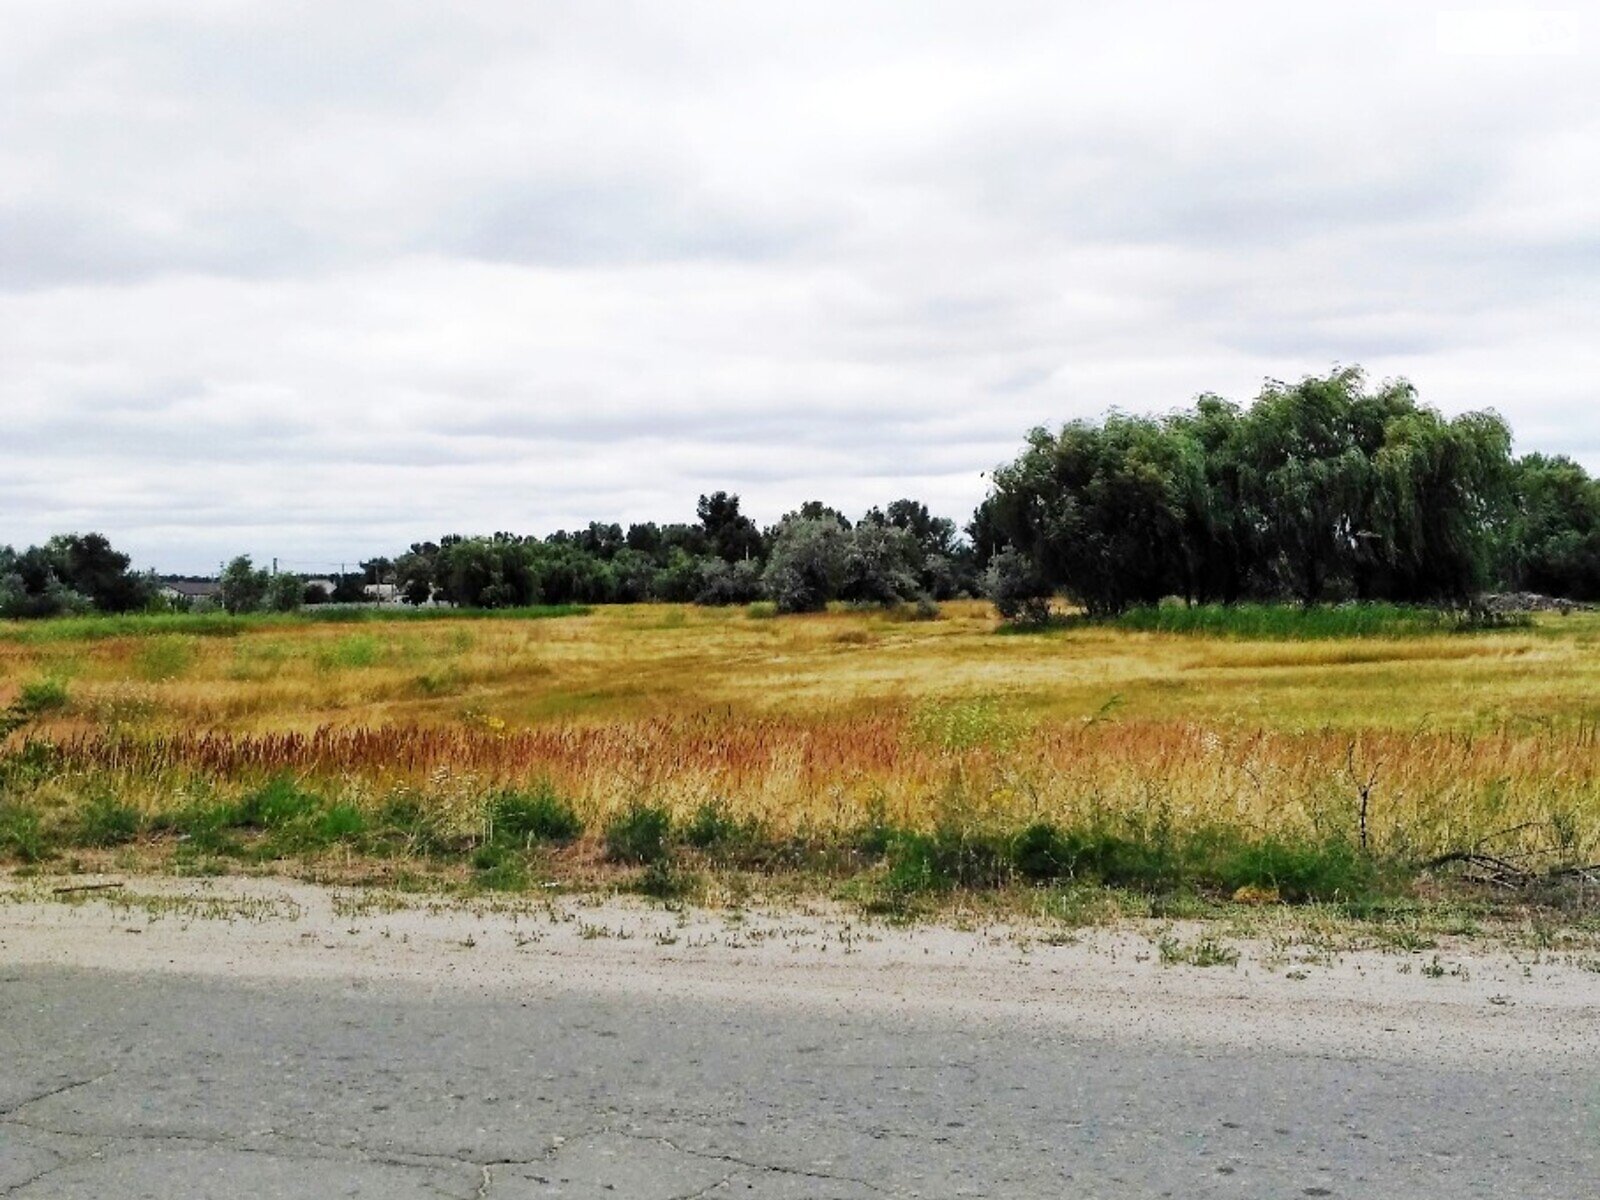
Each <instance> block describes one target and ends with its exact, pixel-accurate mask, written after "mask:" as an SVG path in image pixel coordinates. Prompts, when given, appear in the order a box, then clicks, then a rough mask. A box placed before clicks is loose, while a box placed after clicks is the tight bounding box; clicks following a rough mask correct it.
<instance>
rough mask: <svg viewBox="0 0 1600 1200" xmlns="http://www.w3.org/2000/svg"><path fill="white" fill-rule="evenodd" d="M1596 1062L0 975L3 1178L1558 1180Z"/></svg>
mask: <svg viewBox="0 0 1600 1200" xmlns="http://www.w3.org/2000/svg"><path fill="white" fill-rule="evenodd" d="M1595 1050H1596V1054H1595V1056H1594V1057H1593V1058H1587V1059H1582V1060H1580V1059H1576V1058H1574V1059H1571V1060H1569V1061H1566V1062H1564V1063H1561V1064H1557V1065H1555V1066H1552V1064H1550V1063H1548V1062H1541V1063H1527V1062H1517V1061H1509V1062H1485V1063H1483V1064H1481V1065H1478V1066H1474V1067H1470V1068H1468V1067H1463V1066H1461V1065H1459V1064H1458V1065H1455V1066H1450V1067H1441V1068H1438V1069H1433V1068H1428V1067H1423V1066H1419V1065H1418V1064H1417V1063H1416V1062H1409V1061H1408V1062H1393V1063H1385V1062H1382V1061H1374V1060H1372V1059H1370V1058H1368V1059H1354V1058H1352V1059H1342V1058H1340V1057H1337V1056H1329V1055H1325V1054H1295V1053H1286V1052H1284V1051H1272V1050H1262V1051H1260V1052H1240V1051H1239V1050H1237V1049H1231V1050H1217V1051H1211V1052H1208V1051H1205V1050H1202V1049H1195V1048H1190V1049H1177V1048H1173V1047H1170V1046H1168V1047H1163V1046H1159V1045H1150V1044H1121V1043H1119V1042H1118V1041H1117V1040H1115V1039H1104V1038H1100V1039H1088V1038H1084V1037H1081V1036H1075V1035H1074V1034H1072V1033H1071V1032H1070V1031H1067V1030H1049V1029H1043V1030H1041V1029H1040V1028H1039V1027H1037V1026H1029V1025H1021V1024H1017V1023H1014V1022H1012V1021H1009V1020H1006V1019H995V1020H985V1021H981V1022H975V1021H971V1020H955V1019H952V1018H948V1017H946V1018H933V1017H929V1016H928V1015H926V1014H894V1013H886V1012H881V1011H879V1012H867V1013H860V1014H854V1013H850V1012H840V1013H837V1014H828V1013H821V1012H817V1011H796V1012H794V1013H792V1014H789V1013H783V1012H781V1011H774V1010H773V1009H772V1008H771V1007H770V1006H752V1007H741V1006H738V1005H735V1004H727V1003H707V1002H705V1001H703V1000H690V999H685V998H681V997H679V998H670V997H668V998H662V997H651V996H649V995H639V996H619V995H616V994H609V995H602V994H596V995H592V996H586V995H583V994H581V993H580V992H568V993H563V994H558V995H554V996H549V995H544V996H537V997H535V996H528V997H526V998H519V997H518V996H516V995H515V994H498V995H492V994H491V995H471V994H463V993H461V992H460V991H459V990H454V991H452V990H440V989H436V988H432V987H428V986H425V985H421V984H419V985H418V986H417V987H415V988H413V989H409V990H408V989H404V988H401V989H395V988H376V987H373V986H371V985H368V984H363V983H360V982H352V983H338V982H328V981H322V982H316V983H310V982H302V981H295V982H279V981H256V982H251V983H241V982H236V981H229V980H224V979H217V978H201V977H191V976H185V975H182V974H154V975H152V974H125V973H120V972H110V971H101V970H86V969H79V968H60V967H41V966H23V967H15V966H13V967H0V1196H7V1197H17V1198H18V1200H23V1198H26V1200H35V1198H39V1197H62V1198H66V1197H84V1198H86V1200H87V1198H93V1200H108V1198H109V1200H116V1198H124V1197H126V1198H130V1200H131V1198H134V1197H158V1198H160V1200H184V1198H186V1197H206V1198H208V1200H221V1198H224V1197H235V1196H237V1197H253V1198H260V1197H286V1196H293V1197H333V1196H370V1197H381V1198H382V1200H409V1198H411V1197H424V1196H428V1197H440V1196H443V1197H462V1198H468V1200H470V1198H472V1197H479V1196H485V1197H492V1198H494V1200H513V1198H518V1200H520V1198H523V1197H606V1198H610V1200H616V1198H618V1197H625V1198H631V1200H658V1198H659V1200H665V1198H668V1197H697V1196H704V1197H722V1196H740V1197H774V1198H788V1197H807V1198H825V1197H841V1198H842V1197H882V1196H929V1197H935V1196H937V1197H944V1196H951V1197H953V1196H997V1197H1023V1196H1029V1197H1031V1196H1040V1197H1045V1196H1048V1197H1132V1196H1141V1197H1143V1196H1172V1197H1183V1198H1198V1197H1212V1196H1215V1197H1257V1196H1261V1197H1265V1196H1274V1197H1300V1196H1341V1197H1385V1198H1389V1200H1398V1198H1402V1197H1422V1196H1426V1197H1469V1196H1495V1197H1506V1196H1517V1197H1557V1196H1559V1197H1572V1198H1574V1200H1577V1198H1580V1197H1581V1198H1583V1200H1592V1197H1594V1196H1595V1195H1597V1194H1600V1047H1596V1048H1595Z"/></svg>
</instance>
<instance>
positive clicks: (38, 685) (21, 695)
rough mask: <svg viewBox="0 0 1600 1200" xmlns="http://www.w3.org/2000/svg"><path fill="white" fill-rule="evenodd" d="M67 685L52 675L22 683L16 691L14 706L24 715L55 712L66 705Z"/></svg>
mask: <svg viewBox="0 0 1600 1200" xmlns="http://www.w3.org/2000/svg"><path fill="white" fill-rule="evenodd" d="M67 700H68V696H67V685H66V682H65V681H64V680H61V679H56V678H54V677H51V678H46V679H35V680H32V681H31V682H29V683H25V684H23V685H22V690H21V691H20V692H18V693H17V703H16V708H17V710H18V711H19V712H21V713H23V714H24V715H26V716H30V717H32V716H37V715H38V714H40V713H45V712H55V711H58V710H60V709H63V708H65V707H66V706H67Z"/></svg>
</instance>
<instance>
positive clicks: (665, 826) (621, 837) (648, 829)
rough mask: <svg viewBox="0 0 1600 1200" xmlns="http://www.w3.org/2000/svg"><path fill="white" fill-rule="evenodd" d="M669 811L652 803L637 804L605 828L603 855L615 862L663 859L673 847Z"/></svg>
mask: <svg viewBox="0 0 1600 1200" xmlns="http://www.w3.org/2000/svg"><path fill="white" fill-rule="evenodd" d="M671 833H672V815H671V814H670V813H668V812H667V810H666V809H664V808H660V807H658V806H656V805H652V804H636V805H634V806H633V807H632V808H629V809H628V810H627V811H626V812H623V813H619V814H618V815H617V816H615V817H613V818H612V819H611V821H610V823H609V824H608V825H607V826H606V829H605V844H606V858H608V859H609V860H611V861H612V862H615V863H632V864H647V863H653V862H662V861H664V860H665V859H666V858H667V857H668V855H669V854H670V853H671V851H672V847H671V845H670V843H669V842H668V838H669V837H670V836H671Z"/></svg>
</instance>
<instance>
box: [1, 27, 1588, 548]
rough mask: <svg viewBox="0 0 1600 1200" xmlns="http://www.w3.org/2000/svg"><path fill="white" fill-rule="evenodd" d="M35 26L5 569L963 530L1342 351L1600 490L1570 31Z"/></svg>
mask: <svg viewBox="0 0 1600 1200" xmlns="http://www.w3.org/2000/svg"><path fill="white" fill-rule="evenodd" d="M1463 14H1465V15H1463ZM1497 23H1498V24H1497ZM6 24H7V36H6V37H5V38H4V39H0V73H3V75H4V77H5V78H6V79H7V81H8V83H7V96H8V103H7V104H6V105H5V106H3V107H0V413H3V415H4V418H5V427H6V430H7V439H6V440H7V445H8V447H9V448H10V450H11V453H10V454H9V455H8V456H7V466H8V469H7V471H6V472H5V473H4V475H3V476H0V541H7V540H9V541H18V542H26V541H31V540H35V539H37V538H40V537H43V536H45V535H46V534H48V533H50V532H53V531H58V530H63V529H70V528H77V529H88V528H94V529H100V530H103V531H105V532H106V533H107V534H109V535H110V536H112V538H113V540H114V541H116V542H117V543H118V544H119V545H125V546H127V547H129V548H130V549H132V550H133V551H134V552H135V554H136V556H137V558H138V559H139V561H140V562H141V564H149V565H156V566H159V567H162V568H164V569H174V570H179V569H182V570H198V569H205V568H207V567H208V566H211V565H214V564H215V563H216V562H217V561H218V560H219V559H220V558H223V557H225V556H228V555H231V554H233V553H237V552H240V551H247V552H251V553H253V554H255V555H256V556H258V557H259V558H267V557H271V556H274V555H276V556H279V557H280V558H282V559H283V560H284V561H285V562H286V563H296V564H301V565H304V566H306V567H308V568H322V567H324V566H325V565H327V564H329V563H337V562H339V561H353V560H355V559H356V558H359V557H361V556H364V555H368V554H371V553H374V552H380V551H387V550H393V549H395V548H397V547H400V546H403V545H404V543H405V542H407V541H409V540H411V539H412V538H414V537H421V536H437V535H438V534H440V533H444V532H448V531H453V530H459V531H464V532H471V531H487V530H493V529H518V530H527V531H544V530H548V529H551V528H554V527H557V526H560V525H570V524H573V523H576V522H580V521H584V520H588V519H591V518H603V519H617V520H622V521H627V520H632V519H646V518H656V519H674V518H679V519H682V518H687V517H689V516H690V515H691V514H692V511H693V503H694V499H695V497H696V496H697V495H698V494H699V493H700V492H701V491H705V490H710V489H713V488H718V487H727V488H730V489H733V490H737V491H739V492H741V493H743V495H744V496H745V499H746V505H747V507H748V508H750V509H751V510H752V511H753V512H754V513H755V515H757V516H758V517H759V518H761V519H764V520H770V519H772V518H774V517H776V516H777V515H778V514H779V513H780V512H782V511H783V510H784V509H786V508H788V507H791V506H792V505H794V504H796V503H798V502H799V501H800V500H802V499H805V498H809V497H812V496H820V497H824V498H826V499H828V500H829V501H831V502H833V503H835V504H838V505H841V506H842V507H845V508H847V509H860V508H864V507H865V506H867V505H868V504H872V503H882V502H885V501H887V500H890V499H893V498H895V497H896V496H899V495H903V494H911V495H915V496H918V497H921V498H925V499H926V500H928V501H929V502H930V503H931V504H932V505H933V506H934V507H936V508H938V509H941V510H943V511H945V512H947V513H950V514H952V515H956V516H958V517H963V518H964V516H965V515H966V513H967V512H969V511H970V509H971V507H972V505H973V504H974V503H975V502H976V501H977V500H978V499H979V498H980V497H981V495H982V492H983V487H984V483H983V479H982V478H981V474H980V473H981V472H982V471H984V470H985V469H986V468H988V467H990V466H992V465H993V464H994V463H995V462H997V461H999V460H1001V459H1003V458H1006V457H1009V456H1010V454H1011V453H1013V452H1014V451H1015V449H1016V447H1017V445H1018V443H1019V442H1020V440H1021V437H1022V435H1023V433H1024V432H1025V430H1026V429H1027V428H1028V427H1029V426H1031V425H1033V424H1037V423H1041V422H1043V423H1054V422H1057V421H1060V420H1063V419H1066V418H1069V417H1073V416H1082V415H1093V414H1097V413H1100V412H1102V411H1104V410H1105V409H1107V408H1108V407H1113V406H1115V407H1120V408H1124V409H1133V410H1157V411H1159V410H1165V409H1169V408H1172V407H1175V406H1177V405H1180V404H1183V403H1185V402H1186V401H1187V400H1188V399H1189V398H1190V397H1191V396H1192V395H1193V394H1194V393H1196V392H1199V391H1219V392H1223V393H1225V394H1229V395H1233V396H1235V397H1238V398H1245V397H1248V396H1249V395H1252V394H1253V393H1254V392H1255V391H1256V390H1257V388H1258V387H1259V386H1260V383H1261V381H1262V380H1263V379H1264V378H1267V377H1276V378H1295V377H1298V376H1300V375H1302V374H1305V373H1308V372H1314V371H1324V370H1326V369H1328V368H1329V367H1330V366H1331V365H1332V364H1334V363H1335V362H1339V363H1349V362H1359V363H1362V364H1364V365H1365V366H1366V367H1367V368H1368V369H1369V370H1370V371H1371V372H1372V373H1373V374H1375V375H1378V376H1387V375H1393V374H1404V375H1406V376H1408V377H1409V378H1411V379H1412V380H1413V381H1414V382H1415V383H1417V384H1418V386H1419V387H1420V389H1421V391H1422V395H1423V397H1424V399H1425V400H1427V401H1428V402H1430V403H1433V404H1435V405H1437V406H1438V407H1440V408H1442V409H1445V410H1447V411H1460V410H1464V409H1469V408H1481V407H1495V408H1497V409H1499V410H1500V411H1501V412H1503V413H1504V414H1505V415H1506V416H1508V417H1509V418H1510V419H1511V420H1512V422H1513V424H1514V426H1515V427H1516V429H1517V431H1518V434H1519V438H1520V443H1521V445H1522V447H1523V448H1538V449H1544V450H1550V451H1560V452H1565V453H1569V454H1572V455H1573V456H1575V457H1577V458H1579V459H1580V460H1582V461H1584V462H1585V463H1586V464H1587V465H1588V466H1589V467H1590V468H1591V469H1600V394H1597V389H1596V386H1595V382H1594V381H1595V380H1596V379H1597V378H1600V370H1597V368H1600V339H1597V337H1596V336H1595V335H1596V329H1595V313H1596V312H1597V311H1600V222H1597V221H1596V219H1595V216H1594V212H1595V196H1596V195H1600V40H1597V29H1596V26H1595V23H1594V22H1590V21H1586V20H1583V19H1580V18H1579V17H1575V16H1572V15H1571V14H1559V13H1558V14H1547V15H1545V16H1543V17H1518V16H1508V15H1505V14H1496V13H1489V14H1487V15H1484V14H1481V13H1476V12H1472V11H1468V10H1462V9H1445V10H1442V11H1441V12H1438V13H1435V12H1434V11H1432V10H1429V9H1427V8H1426V7H1419V6H1396V5H1373V6H1366V7H1364V6H1360V5H1354V6H1352V5H1340V6H1329V7H1328V8H1327V9H1326V10H1325V11H1323V12H1321V13H1320V14H1319V13H1317V12H1314V11H1313V10H1311V9H1310V8H1307V6H1289V7H1287V8H1286V7H1284V6H1282V5H1266V4H1262V5H1205V6H1195V5H1173V6H1158V5H1125V6H1121V7H1120V8H1118V9H1117V10H1116V11H1113V10H1112V7H1111V6H1106V5H1090V4H1083V5H1061V4H1055V3H1038V4H1015V3H1000V4H986V5H974V4H970V3H962V4H946V3H939V2H930V0H915V2H907V3H898V4H888V3H866V4H862V3H852V4H830V3H812V4H808V5H804V6H798V5H796V6H775V5H748V4H734V3H724V4H686V3H678V4H673V5H657V4H644V3H637V4H634V3H607V2H604V0H596V2H594V3H585V4H582V5H569V6H556V5H545V4H534V5H530V4H524V3H509V2H506V3H473V4H466V5H451V6H439V5H424V4H414V3H405V2H399V3H397V2H395V0H384V2H383V3H378V2H365V0H363V2H356V0H352V2H348V3H341V4H338V5H326V4H323V5H316V4H310V3H297V2H292V0H274V2H273V3H270V4H268V3H244V2H242V0H137V2H131V0H84V2H81V3H75V4H72V5H61V4H58V3H54V2H53V0H15V2H14V3H13V4H12V5H11V6H10V7H9V8H8V15H7V21H6Z"/></svg>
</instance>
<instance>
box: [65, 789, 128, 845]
mask: <svg viewBox="0 0 1600 1200" xmlns="http://www.w3.org/2000/svg"><path fill="white" fill-rule="evenodd" d="M76 832H77V838H76V840H77V843H78V845H80V846H121V845H124V844H125V843H127V842H131V841H133V839H134V838H136V837H138V836H139V814H138V813H137V812H135V811H134V810H133V809H131V808H129V807H128V806H127V805H125V804H119V803H117V802H116V801H115V800H113V799H112V798H111V797H109V796H96V797H95V798H94V799H93V800H91V801H90V802H89V803H88V804H86V805H85V806H84V809H83V813H82V814H81V816H80V817H79V820H78V828H77V831H76Z"/></svg>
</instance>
